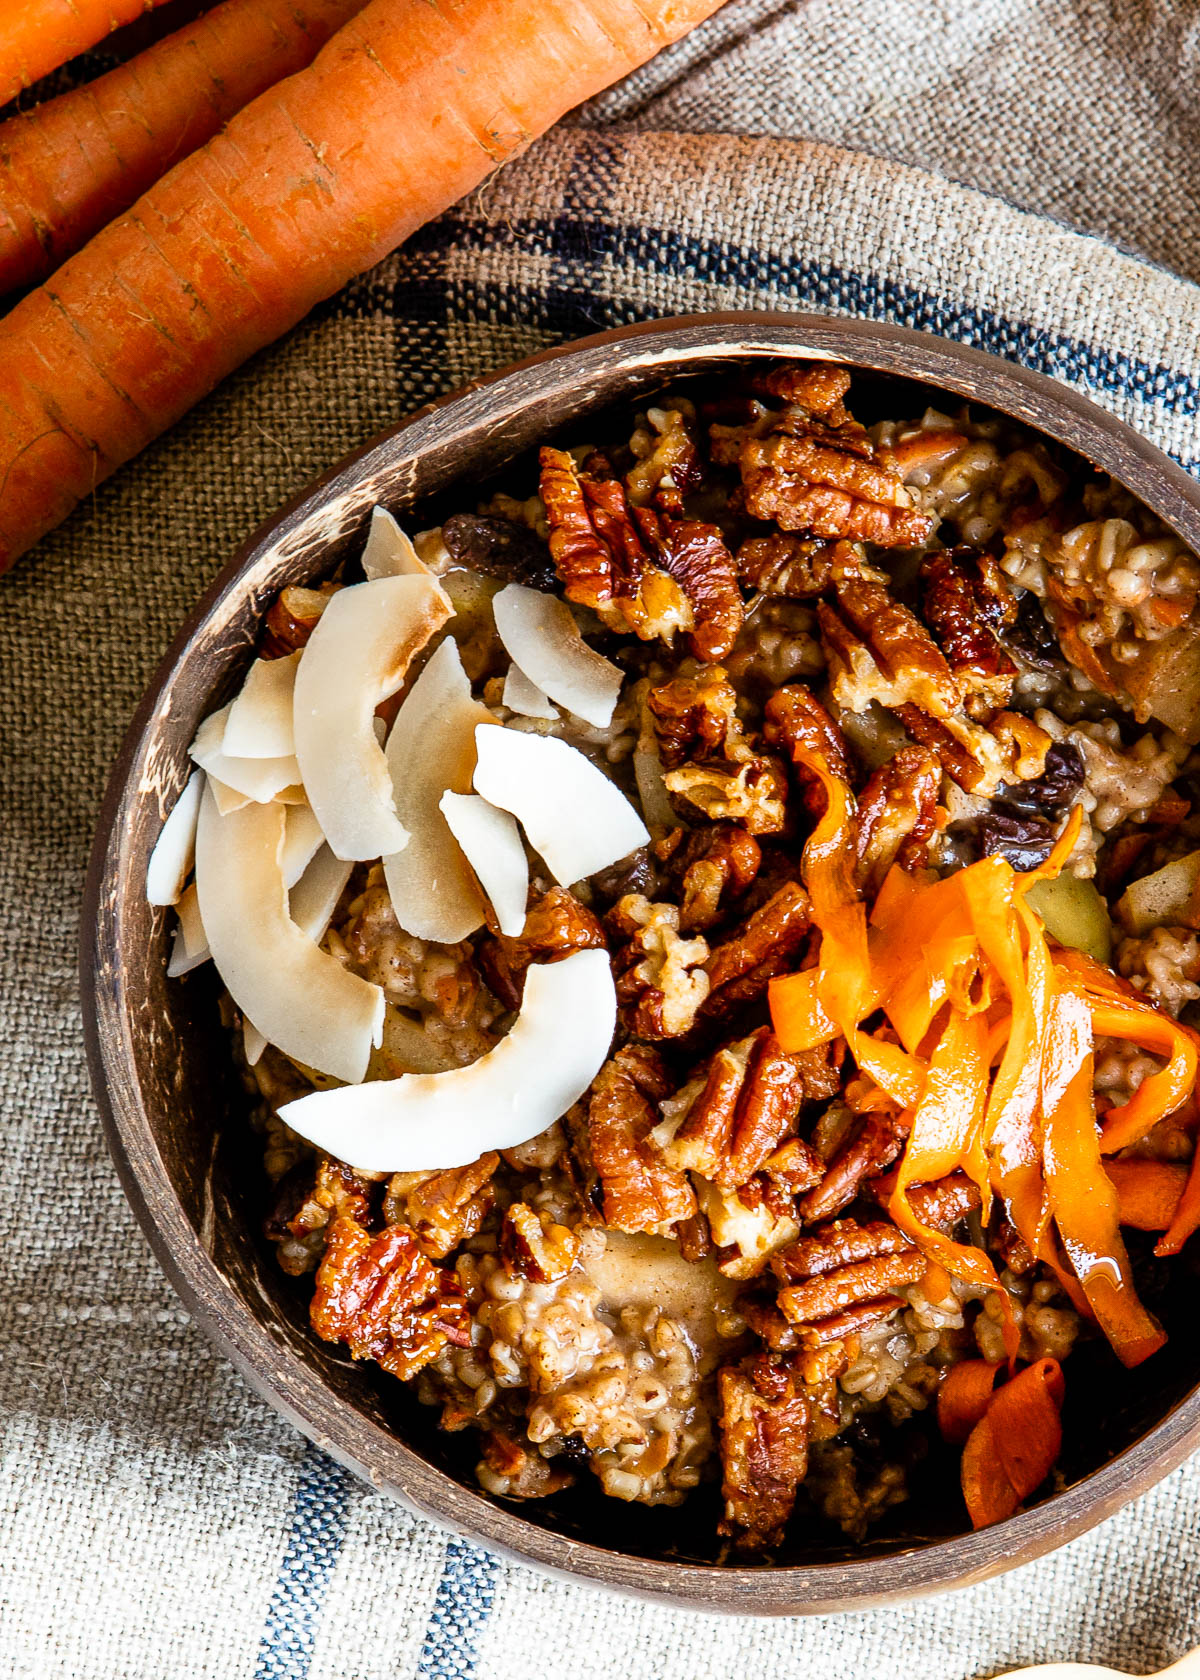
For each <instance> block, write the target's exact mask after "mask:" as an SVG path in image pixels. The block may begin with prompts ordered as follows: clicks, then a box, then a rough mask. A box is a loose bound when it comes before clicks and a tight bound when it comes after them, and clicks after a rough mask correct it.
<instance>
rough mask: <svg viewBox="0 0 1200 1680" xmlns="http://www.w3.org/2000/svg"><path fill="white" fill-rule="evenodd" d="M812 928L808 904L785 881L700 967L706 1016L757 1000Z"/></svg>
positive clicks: (805, 896) (790, 963) (800, 892)
mask: <svg viewBox="0 0 1200 1680" xmlns="http://www.w3.org/2000/svg"><path fill="white" fill-rule="evenodd" d="M811 926H812V904H811V902H810V901H809V897H808V894H807V893H806V892H805V890H804V888H803V887H802V886H801V885H800V884H799V882H798V881H785V882H784V883H783V885H782V886H780V887H779V888H778V889H777V890H776V891H775V892H774V893H772V895H771V897H770V898H769V899H768V900H767V902H766V903H765V904H763V905H761V906H760V907H759V908H758V909H757V910H756V911H755V912H754V914H753V915H752V916H750V917H749V918H748V920H747V921H746V922H745V923H744V924H743V925H742V926H741V927H739V928H738V929H737V930H736V932H734V933H732V934H730V936H729V938H728V939H725V940H723V941H722V942H721V944H720V945H718V946H716V947H715V948H714V950H713V952H712V955H711V956H710V957H709V959H708V963H707V965H706V967H707V970H708V978H709V983H710V990H709V994H708V997H707V998H706V1000H705V1002H704V1004H703V1006H702V1007H703V1013H704V1014H706V1015H725V1014H727V1013H728V1012H729V1010H730V1009H731V1008H733V1007H736V1006H738V1005H740V1004H743V1003H749V1002H752V1001H753V1000H754V999H755V998H758V997H761V996H762V994H763V992H765V991H766V989H767V983H768V981H770V980H773V979H774V978H775V976H776V975H777V974H782V973H783V972H784V971H785V970H786V969H787V968H789V967H793V966H794V965H795V960H796V955H797V953H798V951H799V950H800V947H801V945H802V944H803V943H804V941H805V939H806V938H807V937H808V931H809V929H810V928H811Z"/></svg>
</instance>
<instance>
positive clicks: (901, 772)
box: [857, 747, 944, 899]
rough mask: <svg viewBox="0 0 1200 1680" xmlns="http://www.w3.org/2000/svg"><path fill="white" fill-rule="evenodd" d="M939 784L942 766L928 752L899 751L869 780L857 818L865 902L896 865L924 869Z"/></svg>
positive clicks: (934, 823)
mask: <svg viewBox="0 0 1200 1680" xmlns="http://www.w3.org/2000/svg"><path fill="white" fill-rule="evenodd" d="M941 785H942V770H941V765H940V764H939V762H938V758H937V754H936V753H934V752H933V751H932V750H931V749H930V748H928V747H901V748H900V751H899V752H898V753H895V754H893V756H892V757H891V758H889V759H888V760H887V762H886V764H881V765H880V766H879V768H878V770H876V771H874V772H873V774H872V775H871V777H870V780H869V781H868V782H867V785H866V787H865V788H864V789H863V791H862V793H861V794H860V796H859V800H858V818H857V820H858V835H857V846H858V869H857V879H858V884H859V886H860V887H861V888H862V889H863V890H864V892H865V894H866V896H867V898H868V899H873V898H874V896H875V894H876V893H877V892H878V891H879V888H880V886H881V885H882V882H883V878H884V876H885V875H886V874H887V872H888V870H889V869H890V868H891V867H892V865H893V864H894V863H899V864H900V866H901V868H902V869H919V868H920V867H921V866H922V865H923V864H924V862H925V857H926V852H927V849H928V842H929V839H930V837H931V836H932V834H933V832H934V829H935V828H936V826H937V803H938V794H939V792H940V790H941ZM943 820H944V819H943Z"/></svg>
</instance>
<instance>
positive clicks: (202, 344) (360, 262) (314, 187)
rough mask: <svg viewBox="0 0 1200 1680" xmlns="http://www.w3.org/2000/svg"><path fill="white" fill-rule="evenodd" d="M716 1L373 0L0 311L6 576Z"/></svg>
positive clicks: (0, 471)
mask: <svg viewBox="0 0 1200 1680" xmlns="http://www.w3.org/2000/svg"><path fill="white" fill-rule="evenodd" d="M720 3H721V0H490V3H489V4H487V5H480V4H478V0H471V3H470V4H468V0H371V4H369V5H368V6H367V7H366V8H365V10H363V11H362V12H361V13H360V14H359V15H358V16H357V17H356V18H354V19H353V20H352V21H351V22H350V23H348V24H346V25H345V27H344V28H342V29H341V30H340V31H339V32H338V33H337V34H336V35H335V36H334V37H333V39H332V40H331V41H330V42H329V44H328V45H327V46H326V47H325V48H324V49H323V50H322V51H321V52H320V53H319V54H318V56H317V58H316V60H315V61H314V62H313V64H312V65H311V66H310V67H309V68H308V69H307V70H304V71H301V72H300V73H299V74H298V75H295V76H293V77H290V78H289V79H288V80H286V81H283V82H280V83H278V84H277V85H276V86H275V87H273V88H271V89H270V90H268V92H266V93H264V94H263V95H261V96H260V97H259V98H258V99H257V100H255V101H254V102H253V103H252V104H251V105H249V106H247V107H246V108H245V110H243V111H242V112H240V113H239V114H238V115H237V116H236V117H234V118H233V120H232V121H231V122H230V124H229V126H228V127H227V128H226V129H225V130H224V131H223V132H222V133H220V134H218V135H216V136H215V137H214V138H213V139H212V140H210V141H209V142H208V143H207V144H206V145H205V146H203V147H201V148H200V149H199V150H198V151H196V152H194V153H193V154H192V156H191V157H189V158H186V159H184V160H183V161H182V162H181V163H179V164H178V165H176V167H175V168H174V169H172V170H171V171H170V173H169V174H167V175H166V176H164V177H163V179H162V180H161V181H159V182H157V183H156V184H155V185H154V186H153V187H151V188H150V189H149V191H148V192H146V193H145V194H144V195H143V196H142V198H141V199H139V200H138V202H137V203H136V204H135V205H134V206H133V207H132V209H131V210H130V211H129V212H128V213H127V214H125V215H124V216H121V217H119V218H118V219H117V220H116V221H115V222H113V223H112V224H110V226H109V227H107V228H105V229H104V230H103V231H102V232H101V233H99V234H98V235H97V236H96V237H95V238H94V239H93V240H92V241H91V243H90V244H89V245H87V246H86V247H85V248H84V249H83V250H82V251H81V252H80V253H79V254H78V255H77V256H75V257H73V258H71V259H70V260H69V261H68V262H67V263H66V264H65V265H64V266H63V268H62V269H60V270H59V272H58V273H57V274H56V275H55V276H54V277H53V278H52V280H51V281H50V282H49V283H48V284H47V285H45V286H43V287H41V288H39V289H38V290H36V291H34V292H31V293H30V294H29V295H28V296H27V297H25V298H23V299H22V300H21V301H20V302H19V303H18V304H17V305H16V306H15V307H14V308H13V309H12V310H11V311H10V313H9V314H8V316H7V317H6V318H5V319H4V320H3V321H0V570H2V569H4V568H5V567H7V566H8V565H11V563H12V562H13V561H14V560H15V559H16V558H17V557H18V556H19V555H20V554H22V553H24V552H25V551H26V550H27V549H28V548H29V547H31V546H32V544H33V543H34V542H36V541H37V539H38V537H40V536H41V535H43V534H44V533H45V532H46V531H48V530H51V529H52V528H53V527H54V526H55V525H57V524H58V523H59V522H60V521H61V520H62V519H64V518H65V517H66V516H67V514H68V513H70V511H71V509H72V508H73V507H74V505H75V504H76V503H77V502H78V501H79V500H80V499H81V498H82V497H83V496H85V495H87V494H88V493H89V492H90V490H91V489H92V488H93V486H94V485H95V484H96V483H98V482H99V481H100V480H101V479H103V478H105V477H106V476H107V475H108V474H109V473H111V472H112V471H114V470H115V468H117V467H118V466H120V465H121V464H122V463H123V462H124V461H127V460H128V459H130V457H131V456H133V455H135V454H136V453H137V452H138V450H140V449H141V448H143V447H144V446H145V445H146V444H147V443H148V442H149V441H150V440H151V438H153V437H155V436H157V435H158V434H159V433H161V432H163V431H165V430H166V429H167V427H168V426H170V425H172V424H173V423H174V422H175V421H176V420H177V419H179V417H180V416H181V415H183V414H184V413H186V412H187V410H188V409H189V408H191V407H192V406H193V404H194V403H196V402H197V401H199V399H200V398H201V397H203V396H205V395H206V394H207V393H208V392H209V391H210V390H212V388H213V387H214V386H215V385H216V384H217V383H218V382H219V381H220V380H221V379H223V378H224V377H225V376H226V375H227V374H229V373H231V372H232V371H233V369H234V368H236V367H238V366H239V365H240V364H241V363H242V362H243V361H245V360H246V358H247V357H248V356H250V355H251V354H253V353H254V352H255V351H256V350H259V349H261V348H262V347H263V346H265V345H267V344H269V343H271V342H272V341H273V340H274V339H276V338H278V337H279V336H280V335H281V334H282V333H284V332H286V331H287V330H288V329H289V328H290V327H292V326H294V325H295V324H296V323H297V322H298V321H300V320H302V319H303V317H304V316H305V315H306V314H307V313H308V312H309V310H310V309H312V308H313V307H314V305H315V304H317V303H319V302H320V301H321V300H322V299H324V298H327V297H329V296H330V295H331V294H332V293H334V292H336V291H338V290H339V289H340V288H341V287H342V286H344V285H345V284H346V283H347V282H348V281H349V280H351V279H352V278H353V277H354V276H355V275H356V274H359V273H361V272H362V271H363V270H365V269H367V268H370V267H371V266H372V265H373V264H374V263H376V262H378V261H379V260H380V258H382V257H383V256H385V255H386V254H387V253H388V252H389V251H391V250H393V249H394V248H395V247H396V246H397V245H399V244H400V243H401V242H402V241H403V240H404V239H405V238H407V236H408V235H409V234H410V233H412V232H414V231H415V230H416V229H417V228H419V227H421V226H422V225H423V224H424V223H425V222H427V221H429V220H430V219H431V218H432V217H433V216H435V215H438V214H439V213H440V212H441V211H442V210H444V209H446V208H448V207H449V206H450V205H451V204H453V203H454V202H455V201H456V200H458V199H460V198H461V197H463V195H464V194H465V193H468V192H470V191H471V190H472V188H474V187H475V186H477V185H478V184H479V182H480V181H482V180H483V179H484V177H485V176H486V175H488V174H489V173H490V172H491V170H492V169H493V168H494V167H495V165H496V164H497V163H498V162H500V161H502V160H504V159H505V158H508V157H511V156H513V155H515V154H516V153H517V152H518V151H520V150H522V149H524V147H525V146H526V145H528V144H529V142H530V141H531V140H532V139H534V138H536V137H537V135H539V134H541V133H543V132H544V131H545V130H546V129H547V128H549V127H550V126H551V125H552V124H553V123H554V122H556V121H557V120H558V118H559V117H560V116H562V115H563V114H564V113H565V112H566V111H568V110H570V109H571V108H572V107H573V106H575V105H578V104H580V103H581V102H582V101H583V100H585V99H587V98H590V97H591V96H592V95H593V94H595V93H597V92H599V91H600V90H601V89H603V88H604V87H607V86H608V85H609V84H610V83H612V82H614V81H616V80H618V79H619V78H620V77H621V76H623V75H626V74H627V73H628V72H629V71H630V70H632V69H635V68H636V67H637V66H638V65H639V64H641V63H644V62H645V61H646V59H648V58H650V57H651V56H652V55H653V54H654V53H655V52H656V51H658V49H659V48H660V47H663V46H666V45H667V44H668V43H669V42H670V41H673V40H676V39H678V37H679V36H681V35H682V34H684V33H686V31H687V30H688V29H690V28H691V27H692V26H693V25H695V24H697V23H699V22H701V21H702V20H703V19H704V18H706V17H708V16H709V15H711V14H712V13H713V12H715V11H716V10H717V9H718V6H719V4H720ZM497 43H503V50H498V48H497Z"/></svg>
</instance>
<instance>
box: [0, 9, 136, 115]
mask: <svg viewBox="0 0 1200 1680" xmlns="http://www.w3.org/2000/svg"><path fill="white" fill-rule="evenodd" d="M163 3H164V0H4V4H3V8H2V9H3V12H4V17H3V20H2V21H0V105H7V104H8V102H9V100H10V99H15V98H16V97H17V95H18V94H19V93H23V92H24V91H25V89H26V88H27V87H31V86H32V85H33V83H34V82H36V81H37V80H38V78H39V77H41V76H48V75H49V74H50V72H51V70H57V69H58V67H59V65H60V64H65V63H66V62H67V60H68V59H69V58H74V57H75V56H76V55H77V54H78V53H81V52H86V51H87V50H88V48H89V47H94V46H95V45H96V42H97V41H103V39H104V37H105V36H106V35H111V34H112V32H113V30H114V29H120V28H121V26H122V24H126V23H132V22H133V21H134V19H135V18H140V17H141V16H142V14H143V12H152V11H153V10H154V8H155V7H156V6H161V5H163Z"/></svg>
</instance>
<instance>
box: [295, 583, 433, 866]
mask: <svg viewBox="0 0 1200 1680" xmlns="http://www.w3.org/2000/svg"><path fill="white" fill-rule="evenodd" d="M452 611H453V609H452V608H451V605H450V602H449V599H448V597H447V596H446V594H445V593H444V591H443V590H442V589H441V588H440V586H439V585H438V583H437V582H436V580H435V579H434V578H433V577H432V576H425V577H382V578H376V579H374V580H373V581H372V582H370V583H357V584H354V585H353V586H352V587H351V588H349V589H342V590H339V592H338V593H337V594H336V595H335V596H334V597H333V599H332V600H331V601H330V603H329V605H328V606H327V607H326V608H325V611H324V612H323V613H322V614H321V617H320V618H319V619H318V621H317V627H316V629H315V630H314V631H313V633H312V636H311V638H310V639H309V642H308V644H307V646H306V647H305V649H304V651H303V655H302V657H301V660H300V668H299V671H298V672H297V674H296V696H295V727H296V756H297V758H298V759H299V762H300V770H301V775H300V777H299V778H298V780H301V781H302V782H303V783H304V787H305V790H306V791H307V793H308V800H309V804H310V805H311V806H312V808H313V810H314V812H315V813H316V816H317V821H318V822H319V823H320V824H321V828H322V830H323V831H324V834H325V838H326V840H327V841H328V842H329V844H330V846H331V847H332V848H333V850H334V851H335V852H336V853H337V855H338V857H340V858H345V859H347V860H354V859H356V858H377V857H388V856H390V855H391V854H392V853H394V852H399V851H401V850H403V848H404V847H405V846H406V845H407V843H408V831H407V830H406V829H405V827H404V825H403V823H402V822H401V821H400V819H399V818H398V817H397V815H396V808H395V804H394V800H393V791H392V777H391V773H390V772H389V770H388V765H387V760H386V759H385V758H384V755H383V751H382V749H381V747H380V745H379V742H378V741H377V740H376V739H375V728H374V719H375V708H376V706H378V704H379V703H380V701H381V700H386V699H387V698H388V696H389V695H392V694H394V693H395V692H396V690H397V689H398V688H399V687H400V685H401V683H402V682H403V681H404V675H405V672H406V671H407V669H408V666H409V662H410V661H411V660H412V658H413V656H414V654H416V653H417V652H419V650H420V649H421V648H423V647H424V645H425V643H426V642H427V641H428V640H429V638H430V636H432V635H433V633H434V631H435V630H438V629H440V627H441V626H442V625H443V624H444V623H445V622H446V620H447V619H448V618H449V617H450V616H451V613H452Z"/></svg>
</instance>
